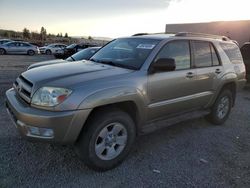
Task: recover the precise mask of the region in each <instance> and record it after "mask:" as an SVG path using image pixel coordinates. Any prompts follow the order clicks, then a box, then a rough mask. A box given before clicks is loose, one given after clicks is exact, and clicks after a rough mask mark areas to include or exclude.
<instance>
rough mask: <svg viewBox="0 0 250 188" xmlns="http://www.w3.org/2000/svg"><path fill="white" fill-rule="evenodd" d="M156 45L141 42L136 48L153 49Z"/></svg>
mask: <svg viewBox="0 0 250 188" xmlns="http://www.w3.org/2000/svg"><path fill="white" fill-rule="evenodd" d="M154 47H155V45H154V44H139V45H138V46H137V47H136V48H140V49H147V50H152V49H153V48H154Z"/></svg>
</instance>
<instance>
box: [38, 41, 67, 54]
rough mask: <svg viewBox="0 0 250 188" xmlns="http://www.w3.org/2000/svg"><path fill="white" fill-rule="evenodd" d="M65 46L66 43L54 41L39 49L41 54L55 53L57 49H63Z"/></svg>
mask: <svg viewBox="0 0 250 188" xmlns="http://www.w3.org/2000/svg"><path fill="white" fill-rule="evenodd" d="M66 47H67V45H65V44H60V43H55V44H49V45H48V46H43V47H41V48H39V49H40V52H41V53H42V54H46V55H52V54H55V52H56V51H57V50H63V49H64V48H66Z"/></svg>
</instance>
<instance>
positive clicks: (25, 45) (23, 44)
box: [20, 43, 30, 47]
mask: <svg viewBox="0 0 250 188" xmlns="http://www.w3.org/2000/svg"><path fill="white" fill-rule="evenodd" d="M20 46H22V47H28V46H30V45H29V44H25V43H20Z"/></svg>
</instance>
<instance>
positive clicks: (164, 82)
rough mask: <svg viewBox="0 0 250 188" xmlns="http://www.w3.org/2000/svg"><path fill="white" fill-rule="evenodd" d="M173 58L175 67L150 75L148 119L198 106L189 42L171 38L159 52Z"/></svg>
mask: <svg viewBox="0 0 250 188" xmlns="http://www.w3.org/2000/svg"><path fill="white" fill-rule="evenodd" d="M159 58H173V59H174V60H175V62H176V69H175V71H171V72H160V73H154V74H149V75H148V96H149V101H150V104H149V105H148V120H153V119H157V118H160V117H162V116H166V115H169V114H172V113H181V112H183V111H186V110H191V109H193V108H195V107H196V100H194V99H195V95H196V94H197V89H196V88H197V87H196V82H195V79H196V70H195V69H193V68H192V65H191V55H190V42H189V41H188V40H176V41H171V42H168V43H167V44H166V45H165V46H164V47H163V48H162V49H161V51H160V52H159V54H158V55H157V56H156V59H155V61H156V60H157V59H159Z"/></svg>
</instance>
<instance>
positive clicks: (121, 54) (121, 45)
mask: <svg viewBox="0 0 250 188" xmlns="http://www.w3.org/2000/svg"><path fill="white" fill-rule="evenodd" d="M159 42H160V40H156V39H145V38H144V39H141V38H124V39H116V40H114V41H112V42H110V43H109V44H107V45H106V46H105V47H103V48H102V49H100V50H99V51H98V52H97V53H96V54H95V55H94V56H93V57H92V58H91V59H90V60H92V61H95V62H98V63H104V64H110V65H113V66H119V67H124V68H128V69H135V70H138V69H140V67H141V66H142V64H143V63H144V62H145V60H146V59H147V57H148V56H149V54H150V53H151V51H152V50H153V49H154V47H155V46H156V45H157V44H158V43H159Z"/></svg>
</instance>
